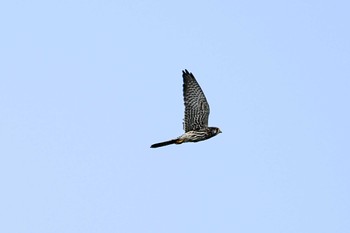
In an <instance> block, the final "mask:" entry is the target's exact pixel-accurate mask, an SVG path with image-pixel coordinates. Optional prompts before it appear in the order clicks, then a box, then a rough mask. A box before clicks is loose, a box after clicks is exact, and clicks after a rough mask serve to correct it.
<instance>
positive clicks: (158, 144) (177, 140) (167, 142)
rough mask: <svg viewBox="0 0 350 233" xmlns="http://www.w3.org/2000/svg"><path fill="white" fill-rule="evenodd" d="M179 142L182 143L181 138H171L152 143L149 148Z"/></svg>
mask: <svg viewBox="0 0 350 233" xmlns="http://www.w3.org/2000/svg"><path fill="white" fill-rule="evenodd" d="M181 143H183V140H181V139H172V140H169V141H165V142H159V143H156V144H153V145H152V146H151V148H158V147H162V146H168V145H171V144H181Z"/></svg>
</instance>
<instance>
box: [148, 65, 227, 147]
mask: <svg viewBox="0 0 350 233" xmlns="http://www.w3.org/2000/svg"><path fill="white" fill-rule="evenodd" d="M182 77H183V95H184V104H185V118H184V122H183V128H184V130H185V133H184V134H183V135H181V136H180V137H178V138H176V139H171V140H169V141H165V142H159V143H156V144H153V145H152V146H151V148H157V147H161V146H167V145H171V144H181V143H184V142H199V141H203V140H207V139H209V138H211V137H214V136H216V135H218V134H219V133H221V130H220V129H219V128H217V127H208V119H209V112H210V109H209V104H208V102H207V99H206V98H205V95H204V93H203V91H202V89H201V87H200V86H199V84H198V82H197V81H196V79H195V77H194V76H193V74H192V73H190V72H188V71H187V70H183V71H182Z"/></svg>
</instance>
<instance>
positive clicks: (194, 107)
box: [182, 70, 210, 132]
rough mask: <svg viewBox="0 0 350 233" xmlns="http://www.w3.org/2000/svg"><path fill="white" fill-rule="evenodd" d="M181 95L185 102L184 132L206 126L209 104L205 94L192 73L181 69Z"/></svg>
mask: <svg viewBox="0 0 350 233" xmlns="http://www.w3.org/2000/svg"><path fill="white" fill-rule="evenodd" d="M182 77H183V95H184V102H185V118H184V122H183V126H184V130H185V132H188V131H191V130H199V129H201V128H203V127H208V118H209V113H210V109H209V104H208V102H207V99H206V98H205V95H204V93H203V91H202V89H201V87H200V86H199V84H198V83H197V81H196V79H195V77H194V76H193V74H192V73H190V72H188V71H187V70H183V71H182Z"/></svg>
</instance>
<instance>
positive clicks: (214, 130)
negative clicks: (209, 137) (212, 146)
mask: <svg viewBox="0 0 350 233" xmlns="http://www.w3.org/2000/svg"><path fill="white" fill-rule="evenodd" d="M211 133H212V134H213V135H217V134H219V133H222V132H221V130H220V129H219V128H218V127H211Z"/></svg>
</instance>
